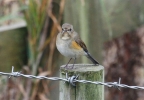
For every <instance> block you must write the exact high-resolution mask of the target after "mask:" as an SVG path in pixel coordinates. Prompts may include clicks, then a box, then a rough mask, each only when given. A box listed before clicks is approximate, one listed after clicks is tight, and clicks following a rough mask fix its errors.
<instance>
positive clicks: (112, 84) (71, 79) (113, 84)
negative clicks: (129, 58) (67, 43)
mask: <svg viewBox="0 0 144 100" xmlns="http://www.w3.org/2000/svg"><path fill="white" fill-rule="evenodd" d="M0 75H5V76H9V78H11V77H26V78H35V79H47V80H52V81H64V82H68V83H70V84H71V85H73V86H75V85H76V84H75V83H76V82H79V83H84V84H96V85H104V86H107V87H115V88H118V89H120V88H130V89H144V87H142V86H129V85H126V84H121V78H119V81H118V82H105V83H104V82H98V81H89V80H78V75H77V76H71V77H70V76H68V75H67V74H66V77H65V78H60V77H45V76H34V75H25V74H22V73H21V72H14V67H13V66H12V71H11V73H5V72H0Z"/></svg>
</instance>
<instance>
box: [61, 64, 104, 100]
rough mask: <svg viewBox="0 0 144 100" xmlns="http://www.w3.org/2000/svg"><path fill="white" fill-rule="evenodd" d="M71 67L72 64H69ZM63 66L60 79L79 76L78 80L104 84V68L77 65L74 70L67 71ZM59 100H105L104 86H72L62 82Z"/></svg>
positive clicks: (79, 84) (86, 84) (78, 84)
mask: <svg viewBox="0 0 144 100" xmlns="http://www.w3.org/2000/svg"><path fill="white" fill-rule="evenodd" d="M69 65H70V64H69ZM64 66H65V65H63V66H61V69H60V77H62V78H66V73H67V74H68V76H73V75H79V77H78V80H89V81H99V82H104V68H103V66H101V65H99V66H95V65H92V64H75V66H74V68H73V69H65V68H64ZM59 92H60V96H59V100H104V86H103V85H96V84H91V83H76V86H72V85H71V84H69V83H64V82H63V81H60V90H59Z"/></svg>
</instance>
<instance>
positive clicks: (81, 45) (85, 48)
mask: <svg viewBox="0 0 144 100" xmlns="http://www.w3.org/2000/svg"><path fill="white" fill-rule="evenodd" d="M75 42H76V43H77V44H78V45H79V46H80V47H81V48H82V49H83V50H84V51H85V52H88V50H87V47H86V45H85V43H84V42H83V41H82V40H81V39H80V38H79V37H78V38H76V39H75Z"/></svg>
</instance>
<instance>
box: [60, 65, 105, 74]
mask: <svg viewBox="0 0 144 100" xmlns="http://www.w3.org/2000/svg"><path fill="white" fill-rule="evenodd" d="M65 66H66V65H62V66H61V67H60V68H61V69H63V70H68V71H80V72H85V71H100V70H103V69H104V67H103V66H102V65H94V64H75V65H74V67H73V69H71V67H72V66H73V64H68V68H67V69H66V68H64V67H65Z"/></svg>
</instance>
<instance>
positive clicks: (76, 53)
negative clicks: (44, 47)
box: [56, 23, 99, 69]
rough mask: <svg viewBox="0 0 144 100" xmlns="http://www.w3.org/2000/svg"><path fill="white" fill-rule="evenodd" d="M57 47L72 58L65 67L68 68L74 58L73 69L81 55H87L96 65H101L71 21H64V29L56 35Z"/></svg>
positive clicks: (64, 54)
mask: <svg viewBox="0 0 144 100" xmlns="http://www.w3.org/2000/svg"><path fill="white" fill-rule="evenodd" d="M56 47H57V49H58V51H59V52H60V53H61V54H62V55H63V56H65V57H69V58H70V60H69V61H68V63H67V64H66V66H65V68H68V64H69V63H70V61H71V60H72V59H74V63H73V66H72V68H71V69H73V67H74V64H75V61H76V58H78V57H80V56H86V57H87V58H89V59H90V60H91V61H92V62H93V64H94V65H99V63H98V61H96V60H95V59H94V58H93V57H92V56H91V54H90V53H89V52H88V49H87V47H86V45H85V43H84V42H83V41H82V40H81V38H80V36H79V34H78V33H77V32H76V31H75V30H74V28H73V25H71V24H69V23H64V24H63V25H62V31H61V32H59V33H58V35H57V37H56Z"/></svg>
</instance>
